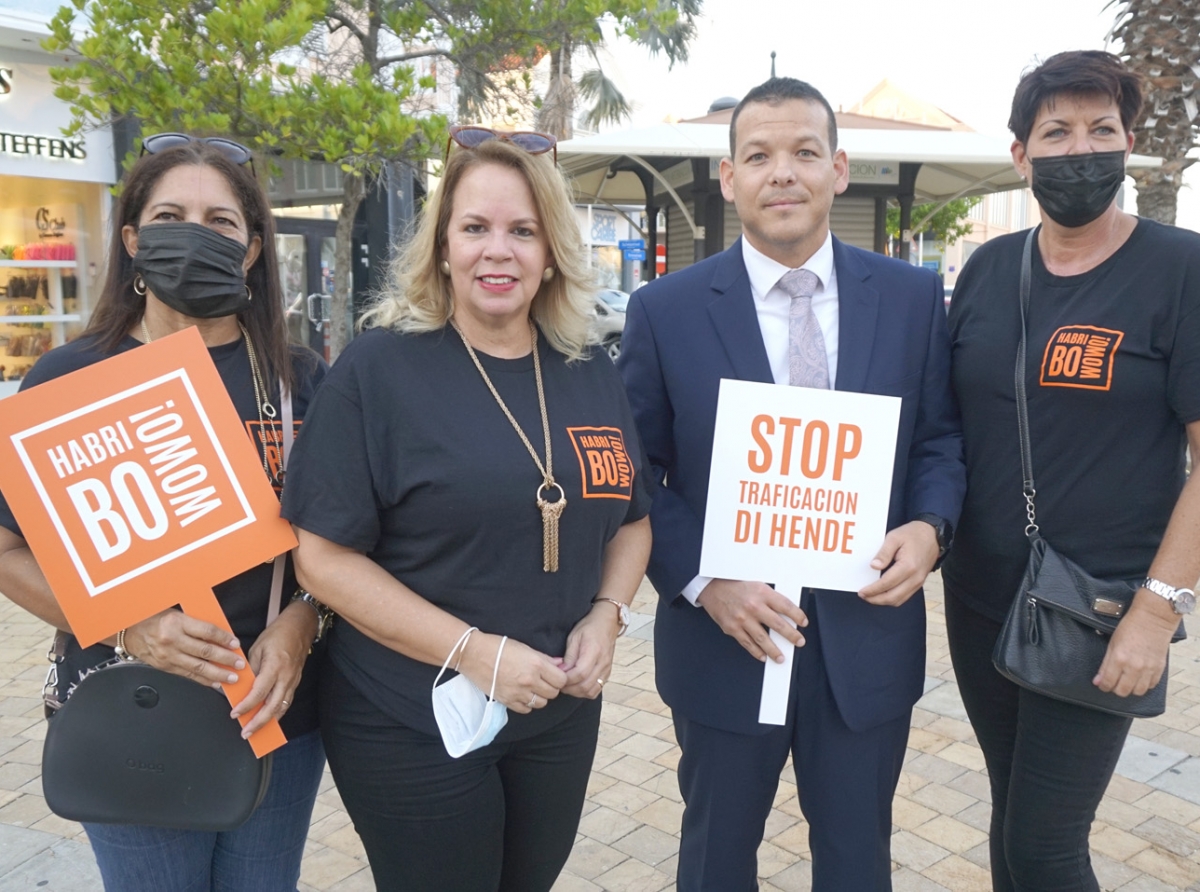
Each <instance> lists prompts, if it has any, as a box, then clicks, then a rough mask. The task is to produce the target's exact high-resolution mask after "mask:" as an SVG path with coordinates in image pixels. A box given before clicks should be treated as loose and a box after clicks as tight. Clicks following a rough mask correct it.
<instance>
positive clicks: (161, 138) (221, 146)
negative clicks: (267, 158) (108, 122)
mask: <svg viewBox="0 0 1200 892" xmlns="http://www.w3.org/2000/svg"><path fill="white" fill-rule="evenodd" d="M192 142H200V143H204V144H205V145H206V146H211V147H212V148H214V149H216V150H217V151H218V152H220V153H221V154H222V155H224V156H225V157H226V158H228V159H229V160H230V161H232V162H233V163H234V164H249V165H250V172H251V173H254V155H253V154H252V153H251V152H250V150H249V149H248V148H246V147H245V146H244V145H242V144H241V143H240V142H234V141H233V140H232V139H226V138H225V137H223V136H188V135H187V134H186V133H156V134H154V135H153V136H147V137H146V138H145V139H143V140H142V152H141V154H142V155H157V154H158V153H159V152H165V151H167V150H168V149H174V148H178V147H179V146H185V145H187V144H188V143H192ZM139 157H140V156H139Z"/></svg>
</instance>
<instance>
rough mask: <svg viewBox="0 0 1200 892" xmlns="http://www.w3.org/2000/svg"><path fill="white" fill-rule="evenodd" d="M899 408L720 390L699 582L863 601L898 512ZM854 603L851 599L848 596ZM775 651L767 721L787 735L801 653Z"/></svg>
mask: <svg viewBox="0 0 1200 892" xmlns="http://www.w3.org/2000/svg"><path fill="white" fill-rule="evenodd" d="M900 404H901V401H900V399H899V398H898V397H890V396H878V395H875V394H866V393H850V392H845V391H837V390H815V389H813V388H808V387H788V386H786V385H778V384H760V383H757V382H752V381H733V380H729V379H724V380H722V381H721V391H720V396H719V398H718V400H717V420H716V428H715V436H714V439H713V453H712V466H711V470H710V473H709V483H708V505H707V508H706V513H705V522H704V539H703V546H702V550H701V554H700V573H701V574H702V575H704V576H712V577H715V578H721V579H744V580H750V581H754V582H766V583H771V584H774V585H775V588H776V590H777V591H779V592H780V593H781V594H783V595H785V596H786V597H788V598H789V599H791V600H792V601H793V602H794V603H799V601H800V590H801V589H802V588H804V587H809V588H823V589H834V590H836V591H846V592H855V591H858V590H859V589H860V588H862V587H863V586H865V585H868V584H869V583H871V582H873V581H874V580H876V579H878V578H879V571H877V570H873V569H871V559H872V558H873V557H874V556H875V554H876V553H877V552H878V551H879V548H880V546H882V545H883V539H884V536H885V535H886V533H887V515H888V507H889V504H890V502H891V488H892V468H893V466H894V463H895V458H896V432H897V429H898V427H899V424H900ZM846 597H853V596H851V595H847V596H846ZM771 636H772V639H773V640H774V641H775V644H776V646H777V647H779V649H780V651H781V652H782V653H783V655H784V658H785V661H784V663H782V664H778V663H775V662H773V661H770V660H768V661H767V663H766V664H765V669H764V675H763V694H762V700H761V703H760V706H759V721H760V722H764V723H766V724H774V725H781V724H783V723H784V720H785V714H786V710H787V698H788V687H789V680H790V678H791V663H792V646H791V644H790V643H788V642H787V641H786V639H784V638H782V637H781V636H779V635H778V634H777V633H775V632H772V633H771Z"/></svg>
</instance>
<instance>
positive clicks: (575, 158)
mask: <svg viewBox="0 0 1200 892" xmlns="http://www.w3.org/2000/svg"><path fill="white" fill-rule="evenodd" d="M838 143H839V146H840V147H841V148H843V149H845V150H846V154H847V155H849V156H850V161H851V162H852V163H859V162H876V163H878V164H881V165H888V164H896V165H899V164H902V163H919V164H920V165H921V169H920V171H919V172H918V174H917V183H916V196H915V197H916V201H917V202H927V201H934V202H943V201H949V200H951V199H954V198H959V197H962V196H967V195H983V194H986V193H989V192H1000V191H1003V190H1006V189H1019V188H1021V187H1022V186H1023V185H1024V183H1023V182H1022V181H1021V178H1020V177H1019V176H1018V174H1017V172H1016V170H1015V169H1014V168H1013V164H1012V156H1011V154H1010V153H1009V145H1010V140H1008V139H1005V138H1002V137H995V136H986V135H984V134H982V133H974V132H969V131H958V130H863V129H857V128H849V127H845V128H842V129H841V130H839V131H838ZM728 154H729V127H728V126H727V125H724V124H682V123H681V124H657V125H655V126H653V127H643V128H638V129H634V130H624V131H621V132H616V133H602V134H599V135H597V136H588V137H583V138H580V139H571V140H567V141H565V142H562V143H559V145H558V159H559V164H560V165H561V166H562V169H563V171H564V172H565V173H566V174H567V175H568V176H569V177H570V178H571V179H572V181H573V183H574V187H575V191H576V198H577V200H579V201H581V202H604V203H607V204H637V205H640V204H643V203H644V202H645V200H646V194H645V190H644V189H643V187H642V184H641V181H640V180H639V179H638V178H637V177H636V176H634V175H633V174H632V173H629V172H627V171H622V172H618V173H616V174H615V175H613V176H609V166H610V165H611V164H613V163H615V162H617V161H620V160H621V159H622V158H625V159H628V160H629V161H630V162H632V163H633V164H634V165H638V166H640V167H642V168H644V169H649V167H655V168H661V167H663V165H662V163H661V159H668V158H678V159H679V160H680V161H682V160H684V159H688V158H708V159H720V158H724V157H726V156H727V155H728ZM654 161H658V162H659V163H658V164H654V163H653V162H654ZM1160 164H1162V160H1161V159H1159V158H1151V157H1148V156H1145V155H1133V156H1132V157H1131V158H1130V159H1129V165H1128V167H1129V168H1130V169H1134V168H1144V167H1158V166H1159V165H1160ZM626 166H628V165H626ZM668 166H669V165H668ZM656 178H659V179H660V180H661V177H656ZM851 182H852V183H853V182H855V180H854V179H853V178H852V179H851Z"/></svg>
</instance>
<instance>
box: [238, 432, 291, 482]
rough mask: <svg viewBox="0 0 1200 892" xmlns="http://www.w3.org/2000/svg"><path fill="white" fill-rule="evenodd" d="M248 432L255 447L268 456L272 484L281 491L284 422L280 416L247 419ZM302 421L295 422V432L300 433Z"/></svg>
mask: <svg viewBox="0 0 1200 892" xmlns="http://www.w3.org/2000/svg"><path fill="white" fill-rule="evenodd" d="M245 424H246V433H248V434H249V435H250V439H251V440H252V441H253V442H254V448H255V449H257V450H258V451H259V454H260V455H265V456H266V457H267V467H269V468H270V469H271V485H272V486H274V487H275V492H277V493H278V492H281V491H282V490H281V489H280V487H279V484H278V481H279V480H280V479H281V478H282V475H281V473H280V472H281V471H282V470H283V422H282V421H280V420H279V419H278V418H276V419H274V420H272V421H263V422H258V421H247V422H245ZM300 424H301V422H299V421H296V422H293V427H294V429H295V434H293V436H298V435H299V434H300Z"/></svg>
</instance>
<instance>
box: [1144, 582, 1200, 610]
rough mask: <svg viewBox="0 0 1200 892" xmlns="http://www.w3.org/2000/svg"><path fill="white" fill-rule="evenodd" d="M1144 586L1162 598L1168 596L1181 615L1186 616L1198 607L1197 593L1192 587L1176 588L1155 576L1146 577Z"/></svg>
mask: <svg viewBox="0 0 1200 892" xmlns="http://www.w3.org/2000/svg"><path fill="white" fill-rule="evenodd" d="M1142 588H1144V589H1147V590H1148V591H1152V592H1154V594H1156V595H1158V596H1159V597H1160V598H1166V599H1167V600H1168V601H1170V602H1171V609H1172V610H1174V611H1175V612H1176V613H1177V614H1179V615H1180V616H1185V615H1187V614H1189V613H1191V612H1192V611H1193V610H1195V609H1196V593H1195V592H1194V591H1192V590H1191V589H1190V588H1175V586H1173V585H1167V584H1166V583H1165V582H1163V581H1162V580H1161V579H1155V578H1154V577H1153V576H1147V577H1146V580H1145V582H1143V583H1142Z"/></svg>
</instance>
